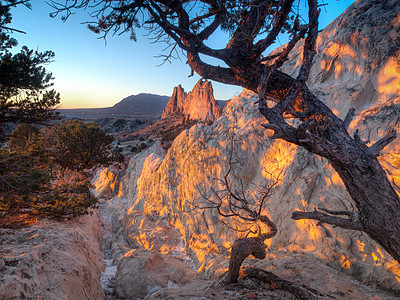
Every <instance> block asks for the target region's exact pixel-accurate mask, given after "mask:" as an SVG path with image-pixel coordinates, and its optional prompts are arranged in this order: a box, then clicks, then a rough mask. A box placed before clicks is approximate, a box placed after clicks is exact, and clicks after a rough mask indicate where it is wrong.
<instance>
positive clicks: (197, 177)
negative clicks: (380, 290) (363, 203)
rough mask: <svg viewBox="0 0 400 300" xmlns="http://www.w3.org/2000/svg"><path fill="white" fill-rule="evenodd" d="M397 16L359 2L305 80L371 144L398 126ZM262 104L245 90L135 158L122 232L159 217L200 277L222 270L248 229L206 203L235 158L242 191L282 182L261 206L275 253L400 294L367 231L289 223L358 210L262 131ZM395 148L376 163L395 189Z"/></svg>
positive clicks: (386, 5)
mask: <svg viewBox="0 0 400 300" xmlns="http://www.w3.org/2000/svg"><path fill="white" fill-rule="evenodd" d="M399 10H400V6H399V5H398V1H397V0H389V1H384V2H383V1H380V0H360V1H357V2H356V3H355V4H353V5H352V6H351V7H350V8H349V9H348V10H347V11H346V12H345V13H344V14H343V15H341V16H340V17H339V18H338V19H337V20H336V21H334V22H333V23H332V24H330V25H329V26H328V27H327V28H326V29H325V30H324V31H323V32H322V33H321V35H320V38H319V40H318V55H317V56H316V58H315V62H314V67H313V69H312V72H311V76H310V80H309V86H310V88H311V89H312V91H313V92H314V93H315V94H316V95H318V97H320V98H321V99H322V100H324V101H325V102H326V103H327V104H328V106H330V107H331V108H332V109H333V111H334V112H335V113H337V114H338V115H339V116H340V117H344V115H345V114H346V112H347V111H348V109H349V107H352V106H355V107H356V113H357V114H358V117H357V119H356V120H355V121H353V123H352V124H351V130H355V129H360V130H361V133H362V136H363V138H368V139H370V140H371V142H373V141H376V140H377V139H378V138H379V137H380V136H382V135H383V134H384V133H385V131H386V130H387V129H388V128H390V127H391V128H396V129H397V131H399V127H400V125H399V121H400V106H399V103H400V64H399V59H398V57H400V52H399V51H400V50H399V49H400V48H399V46H400V40H399V36H400V34H399V33H400V13H399ZM299 53H300V52H299V48H296V49H294V51H293V53H292V54H291V57H292V60H291V61H290V62H289V63H288V64H287V65H286V66H284V68H283V70H284V71H285V72H287V73H294V72H296V70H297V66H298V65H299V59H301V57H300V56H301V55H300V54H299ZM256 101H257V96H255V95H254V94H252V93H250V92H247V91H244V92H243V93H242V94H241V95H240V96H238V97H236V98H234V99H233V100H231V101H230V102H229V103H228V104H227V106H226V107H225V109H224V111H223V113H222V115H221V116H220V117H219V118H218V119H217V120H216V121H215V122H214V123H213V124H212V125H211V126H204V125H201V124H198V125H195V126H194V127H192V128H191V129H190V130H186V131H184V132H182V133H181V134H180V135H179V136H178V138H177V139H176V140H175V141H174V142H173V144H172V146H171V148H170V149H169V150H168V152H167V153H166V154H165V153H162V151H160V150H159V144H156V145H155V147H154V148H153V149H149V150H148V151H147V152H145V153H141V154H140V155H139V156H137V157H136V158H135V157H134V158H133V159H132V160H131V162H130V165H129V167H128V171H127V175H126V176H125V177H124V179H123V183H122V185H121V186H120V189H119V196H120V197H119V198H116V199H115V200H114V201H115V203H121V201H122V200H121V199H123V202H124V203H125V205H126V210H127V214H126V215H125V217H124V221H123V222H124V224H125V229H126V230H127V231H126V233H125V234H126V235H127V234H129V228H130V226H129V224H132V223H135V218H136V215H135V214H134V213H133V212H135V211H141V212H143V213H144V214H147V215H148V216H158V217H161V218H163V219H164V220H168V222H169V224H171V225H172V226H174V227H175V228H177V229H178V230H179V231H180V234H181V235H182V236H183V240H184V243H185V249H186V252H187V253H188V254H189V255H190V256H191V257H192V259H193V261H194V263H195V265H196V268H197V270H198V271H199V272H202V273H203V274H208V273H210V272H211V271H214V272H217V273H218V269H220V271H223V270H226V267H227V264H226V256H227V255H228V254H229V251H230V246H231V245H232V243H233V241H234V239H235V238H237V237H239V236H241V235H242V233H241V232H240V231H235V230H232V228H237V229H245V228H246V224H242V223H239V222H238V220H235V219H234V218H228V219H226V218H222V217H221V216H220V215H218V214H217V212H216V210H215V209H207V208H206V207H209V206H210V205H209V202H207V201H206V200H205V199H206V198H212V197H213V191H212V189H213V190H214V191H218V190H220V189H221V188H222V186H221V185H220V183H219V182H218V180H216V178H222V177H223V176H224V175H225V174H226V173H227V171H228V163H227V160H228V158H229V156H230V154H231V153H233V155H234V160H235V162H237V163H236V164H235V166H234V170H233V175H234V176H235V177H236V178H237V179H242V181H243V186H242V187H241V189H243V190H244V191H245V192H248V193H252V192H253V193H256V191H257V187H258V188H262V187H263V186H265V184H266V183H268V181H269V180H273V181H277V182H278V184H277V185H276V189H275V191H274V193H273V194H272V195H270V197H268V199H267V201H266V202H265V205H264V209H265V212H266V213H267V214H268V215H269V216H270V218H271V220H272V221H273V222H275V224H276V225H277V227H278V234H277V235H276V236H275V237H274V238H273V239H271V240H269V241H268V242H267V243H268V246H269V253H270V254H269V255H270V256H271V257H274V259H279V257H283V256H279V255H278V254H277V253H287V254H285V255H287V257H294V256H295V255H297V254H295V253H299V252H300V253H303V254H304V255H306V256H311V257H313V258H314V259H315V258H316V259H318V260H319V261H323V262H325V263H326V264H329V265H330V266H333V267H335V268H336V269H338V270H342V271H343V272H345V273H347V274H351V275H353V276H355V277H356V278H357V279H359V280H361V281H363V282H366V283H369V284H372V285H377V286H380V287H384V288H387V289H391V290H396V291H398V292H399V291H400V284H399V282H400V267H399V264H398V263H397V262H396V261H394V260H393V259H392V258H391V257H390V256H389V255H388V254H387V253H386V252H385V251H384V250H383V249H382V248H381V247H380V246H378V245H377V244H376V243H375V242H374V241H372V240H371V239H370V238H369V237H368V236H367V235H366V234H364V233H360V232H356V231H349V230H344V229H340V228H334V227H332V226H330V225H323V226H320V225H318V224H317V223H316V222H315V221H309V220H301V221H293V220H292V219H291V218H290V216H291V213H292V211H294V210H297V209H299V210H306V211H312V210H313V209H314V208H318V207H323V208H327V209H332V210H354V209H355V206H354V203H353V201H352V199H351V197H350V196H349V194H348V193H347V191H346V190H345V187H344V185H343V183H342V181H341V179H340V178H339V176H338V174H337V173H336V172H335V171H334V170H333V169H332V167H331V166H330V165H329V163H328V162H327V161H326V160H325V159H321V158H320V157H318V156H315V155H313V154H310V153H308V152H307V151H306V150H304V149H302V148H299V147H297V146H295V145H292V144H289V143H287V142H284V141H281V140H272V139H271V138H270V137H271V135H272V132H270V131H268V130H265V129H264V128H263V127H262V126H261V124H262V123H265V122H266V120H265V119H264V118H263V117H262V116H261V114H259V112H258V109H257V105H256ZM231 138H232V139H233V140H234V143H233V144H232V143H231V142H230V140H231ZM232 147H233V148H232ZM399 148H400V140H399V139H397V140H396V141H395V142H393V143H392V144H391V145H390V147H388V148H387V149H386V151H383V152H382V155H381V157H380V160H381V163H382V164H383V165H384V167H385V168H386V169H387V173H388V176H389V179H390V180H391V181H392V182H393V183H394V186H395V187H396V188H397V187H398V186H400V171H399V166H400V160H399V153H400V151H399ZM152 150H154V151H155V152H156V154H154V153H152ZM224 223H225V224H224ZM227 225H228V226H227ZM289 264H290V259H289V262H288V263H287V264H286V265H289ZM273 267H274V266H273ZM297 279H299V278H296V280H297ZM341 292H342V294H343V295H344V296H343V295H342V296H343V298H340V297H339V298H338V299H356V297H355V296H354V295H351V294H349V293H350V292H349V291H347V290H346V291H345V290H342V291H341ZM357 299H358V298H357ZM360 299H361V298H360Z"/></svg>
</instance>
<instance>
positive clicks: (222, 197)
mask: <svg viewBox="0 0 400 300" xmlns="http://www.w3.org/2000/svg"><path fill="white" fill-rule="evenodd" d="M230 147H231V148H230V153H229V160H228V169H227V171H226V173H225V174H224V176H223V177H222V178H217V179H216V180H217V181H218V182H219V183H220V186H221V188H220V189H219V190H216V189H214V188H213V187H210V189H211V191H212V196H211V197H208V196H206V195H205V194H204V193H202V196H203V198H204V199H205V201H206V203H207V205H205V206H203V207H196V208H201V209H215V210H217V212H218V214H219V215H220V216H222V217H223V218H222V220H220V221H221V222H222V223H223V224H224V225H226V226H227V227H229V228H230V229H232V230H234V231H236V232H242V233H243V234H244V237H243V238H238V239H236V240H235V242H234V243H233V245H232V250H231V256H230V260H229V269H228V272H227V275H226V279H225V282H226V283H227V284H231V283H237V282H238V278H239V271H240V267H241V265H242V263H243V261H244V260H245V259H246V258H247V257H248V256H250V255H252V256H254V257H255V258H258V259H264V258H265V257H266V254H267V253H266V248H267V245H266V244H265V241H266V240H268V239H271V238H273V237H274V236H275V235H276V233H277V231H278V229H277V227H276V225H275V224H274V222H272V221H271V219H270V218H269V217H268V215H267V214H266V211H265V204H266V201H267V200H268V198H269V197H270V196H272V195H273V194H274V193H275V190H276V187H277V186H278V185H279V183H281V182H282V179H281V175H282V170H277V172H270V171H268V170H266V169H264V172H266V173H267V174H268V177H269V178H268V179H267V180H266V182H265V184H263V185H262V186H259V185H257V184H255V183H253V182H250V185H251V186H252V188H251V191H248V190H246V189H245V186H246V181H249V179H246V178H239V177H238V176H236V175H234V166H235V165H238V164H241V162H240V161H236V160H235V159H234V154H235V151H234V147H235V140H234V139H233V138H231V141H230ZM274 173H275V174H274ZM247 184H249V183H248V182H247ZM229 218H234V219H236V221H240V222H241V223H242V225H243V227H244V229H243V227H241V228H239V227H234V226H231V225H229V224H228V222H226V219H229ZM265 228H266V229H267V230H266V231H265ZM250 234H252V236H249V235H250ZM246 273H247V275H248V276H251V277H254V278H257V279H259V280H261V281H263V282H267V283H269V284H270V286H271V289H281V290H285V291H288V292H290V293H292V294H293V295H294V296H295V297H297V298H298V299H318V295H319V293H318V292H317V291H314V290H312V289H310V288H308V287H306V286H301V285H298V284H296V283H293V282H290V281H287V280H284V279H281V278H279V277H278V276H276V275H274V274H273V273H271V272H268V271H265V270H260V269H257V268H251V269H248V270H246Z"/></svg>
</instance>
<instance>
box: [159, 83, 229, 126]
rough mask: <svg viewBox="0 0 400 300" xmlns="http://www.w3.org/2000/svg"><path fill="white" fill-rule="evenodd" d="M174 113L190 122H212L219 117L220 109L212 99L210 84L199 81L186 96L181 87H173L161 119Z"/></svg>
mask: <svg viewBox="0 0 400 300" xmlns="http://www.w3.org/2000/svg"><path fill="white" fill-rule="evenodd" d="M176 113H181V114H183V115H184V116H187V117H188V118H190V119H191V120H199V121H203V122H205V123H212V122H214V121H215V120H216V119H217V118H218V117H219V115H220V113H221V109H220V108H219V106H218V103H217V101H215V99H214V91H213V88H212V85H211V82H210V81H208V80H203V79H200V80H199V81H198V82H197V83H196V85H195V86H194V88H193V90H192V91H191V92H189V93H188V94H187V93H186V92H185V90H184V89H183V88H182V86H181V85H178V86H176V87H174V91H173V94H172V96H171V98H170V99H169V101H168V104H167V106H166V107H165V109H164V111H163V114H162V116H161V119H165V118H167V117H169V116H171V115H173V114H176Z"/></svg>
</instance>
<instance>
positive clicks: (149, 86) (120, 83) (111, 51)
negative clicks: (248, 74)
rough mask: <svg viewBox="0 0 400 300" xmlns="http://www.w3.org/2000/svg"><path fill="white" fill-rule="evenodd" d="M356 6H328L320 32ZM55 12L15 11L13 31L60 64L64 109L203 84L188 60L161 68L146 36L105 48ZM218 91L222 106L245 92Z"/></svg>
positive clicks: (35, 4)
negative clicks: (52, 52)
mask: <svg viewBox="0 0 400 300" xmlns="http://www.w3.org/2000/svg"><path fill="white" fill-rule="evenodd" d="M352 2H354V0H339V1H338V0H325V1H324V3H328V4H329V5H328V6H327V7H326V9H324V8H322V12H321V16H320V26H319V27H320V29H321V28H324V27H325V26H326V25H328V24H329V23H330V22H331V21H333V20H334V19H335V18H336V17H337V16H338V15H340V14H341V13H342V12H343V11H344V10H345V9H346V8H347V7H348V6H349V5H350V4H351V3H352ZM50 12H52V9H51V7H49V6H48V5H47V4H46V3H45V1H43V0H33V1H32V10H29V9H27V8H25V7H22V6H20V7H18V8H14V9H12V14H13V22H12V26H13V27H14V28H17V29H19V30H23V31H25V32H26V34H25V35H24V34H15V35H14V37H15V38H17V40H18V41H19V45H20V46H23V45H26V46H28V47H29V48H32V49H38V50H39V51H45V50H52V51H54V52H55V54H56V57H55V61H54V62H53V63H51V64H49V65H48V66H47V69H48V70H50V71H51V72H53V75H54V76H55V80H54V88H55V89H56V90H57V91H58V92H60V94H61V102H62V108H78V107H80V108H86V107H108V106H112V105H114V104H115V103H117V102H119V101H120V100H122V99H123V98H125V97H127V96H129V95H136V94H139V93H153V94H159V95H167V96H170V95H171V94H172V90H173V87H174V86H176V85H178V84H182V86H183V88H184V89H185V90H186V91H189V90H191V89H192V88H193V86H194V85H195V83H196V82H197V81H198V80H199V79H200V77H199V76H198V75H197V74H195V75H194V76H193V77H191V78H188V75H189V74H190V68H189V66H188V65H187V64H186V61H185V58H184V56H181V59H182V60H173V61H172V64H170V63H166V64H164V65H162V66H159V67H157V65H159V64H160V63H161V60H160V59H159V58H155V56H157V55H158V54H160V53H161V51H162V50H163V48H164V45H162V44H151V43H150V41H149V40H148V38H147V37H146V36H144V34H143V32H140V31H138V32H137V40H138V41H137V42H133V41H131V40H129V35H128V34H125V35H122V36H109V37H108V38H107V43H105V41H104V40H103V39H99V38H98V37H99V36H98V35H96V34H94V33H92V32H91V31H89V30H88V29H87V28H86V25H83V24H81V23H82V22H84V21H87V20H88V19H89V18H88V17H87V13H86V12H85V11H82V12H80V13H79V14H77V15H73V16H71V17H70V19H68V21H67V22H65V23H63V22H62V21H61V20H60V18H55V19H52V18H50V17H49V13H50ZM218 39H219V41H218V43H220V42H221V40H224V38H223V37H221V36H219V37H218ZM216 42H217V41H216ZM210 43H213V41H211V42H210ZM213 87H214V94H215V98H216V99H218V100H227V99H230V98H232V97H233V96H235V95H237V94H239V93H240V92H241V90H242V89H241V88H240V87H236V86H229V85H224V84H220V83H217V82H213Z"/></svg>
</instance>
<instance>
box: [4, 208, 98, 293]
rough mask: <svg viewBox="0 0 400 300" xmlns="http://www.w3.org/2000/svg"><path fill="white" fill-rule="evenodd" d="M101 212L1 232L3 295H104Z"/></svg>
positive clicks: (42, 221)
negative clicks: (65, 220) (66, 220)
mask: <svg viewBox="0 0 400 300" xmlns="http://www.w3.org/2000/svg"><path fill="white" fill-rule="evenodd" d="M100 243H101V232H100V227H99V222H98V217H97V215H96V214H94V215H91V216H84V217H79V218H77V219H75V220H70V221H68V222H62V221H50V220H41V221H40V222H38V223H37V224H35V225H33V226H31V227H28V228H21V229H18V230H12V229H1V232H0V299H90V300H98V299H104V294H103V289H102V288H101V285H100V282H99V278H100V272H101V271H103V270H104V260H103V254H102V252H101V250H100Z"/></svg>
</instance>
